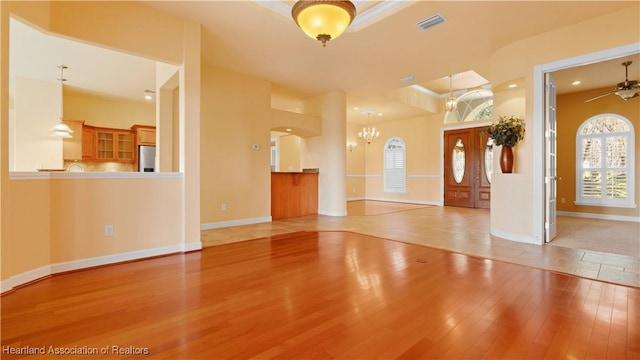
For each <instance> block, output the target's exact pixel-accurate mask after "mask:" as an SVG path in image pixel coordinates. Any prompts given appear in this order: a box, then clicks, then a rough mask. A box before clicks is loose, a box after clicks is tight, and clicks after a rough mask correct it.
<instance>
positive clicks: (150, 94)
mask: <svg viewBox="0 0 640 360" xmlns="http://www.w3.org/2000/svg"><path fill="white" fill-rule="evenodd" d="M155 93H156V92H155V91H151V90H145V91H144V98H145V100H152V99H153V95H154V94H155Z"/></svg>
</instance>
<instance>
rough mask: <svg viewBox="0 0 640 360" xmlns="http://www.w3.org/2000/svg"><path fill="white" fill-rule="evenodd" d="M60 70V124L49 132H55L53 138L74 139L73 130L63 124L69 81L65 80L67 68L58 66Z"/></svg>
mask: <svg viewBox="0 0 640 360" xmlns="http://www.w3.org/2000/svg"><path fill="white" fill-rule="evenodd" d="M58 68H60V78H59V79H58V80H60V122H59V123H57V124H56V125H54V126H53V127H51V129H49V130H50V131H52V132H53V133H52V134H51V136H54V137H61V138H70V137H72V136H71V134H73V130H71V128H70V127H69V126H67V124H65V123H63V122H62V116H63V115H64V106H63V104H64V82H65V81H67V79H65V78H64V69H66V68H67V66H66V65H58Z"/></svg>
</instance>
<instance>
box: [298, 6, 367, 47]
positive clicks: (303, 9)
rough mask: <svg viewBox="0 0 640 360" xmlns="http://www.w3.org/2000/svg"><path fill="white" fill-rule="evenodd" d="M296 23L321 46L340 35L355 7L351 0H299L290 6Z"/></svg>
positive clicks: (354, 14)
mask: <svg viewBox="0 0 640 360" xmlns="http://www.w3.org/2000/svg"><path fill="white" fill-rule="evenodd" d="M291 16H292V17H293V20H294V21H295V22H296V24H297V25H298V26H299V27H300V29H302V31H304V33H305V34H307V35H308V36H309V37H310V38H312V39H317V40H318V41H320V42H321V43H322V46H323V47H324V46H327V42H328V41H329V40H331V39H335V38H337V37H338V36H340V35H341V34H342V33H343V32H344V31H345V30H347V27H348V26H349V25H350V24H351V22H352V21H353V19H354V18H355V17H356V7H355V5H353V3H352V2H351V1H332V0H299V1H297V2H296V3H295V4H294V5H293V7H292V8H291Z"/></svg>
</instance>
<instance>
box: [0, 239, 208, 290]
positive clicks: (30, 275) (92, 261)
mask: <svg viewBox="0 0 640 360" xmlns="http://www.w3.org/2000/svg"><path fill="white" fill-rule="evenodd" d="M200 249H202V243H200V242H197V243H188V244H177V245H169V246H163V247H158V248H152V249H144V250H136V251H131V252H126V253H120V254H113V255H105V256H98V257H93V258H88V259H80V260H73V261H65V262H61V263H56V264H51V265H47V266H43V267H40V268H37V269H34V270H29V271H27V272H24V273H22V274H18V275H14V276H12V277H10V278H9V279H7V280H4V281H2V282H0V293H4V292H5V291H9V290H11V289H13V288H14V287H16V286H20V285H23V284H26V283H28V282H31V281H35V280H38V279H41V278H43V277H46V276H49V275H54V274H57V273H61V272H65V271H72V270H80V269H87V268H92V267H95V266H101V265H110V264H116V263H119V262H124V261H131V260H140V259H144V258H149V257H153V256H161V255H168V254H175V253H184V252H188V251H195V250H200Z"/></svg>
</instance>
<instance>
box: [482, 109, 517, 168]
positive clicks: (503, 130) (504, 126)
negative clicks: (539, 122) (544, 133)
mask: <svg viewBox="0 0 640 360" xmlns="http://www.w3.org/2000/svg"><path fill="white" fill-rule="evenodd" d="M524 125H525V123H524V119H522V118H517V117H515V116H513V115H511V116H500V118H499V119H498V121H497V122H495V123H493V124H492V125H491V126H490V127H489V129H488V130H487V134H489V137H490V138H491V139H493V144H494V145H499V146H502V150H501V151H500V169H501V170H502V172H503V173H505V174H509V173H511V172H512V171H513V149H512V147H514V146H516V144H517V143H518V141H520V140H522V139H524Z"/></svg>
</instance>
